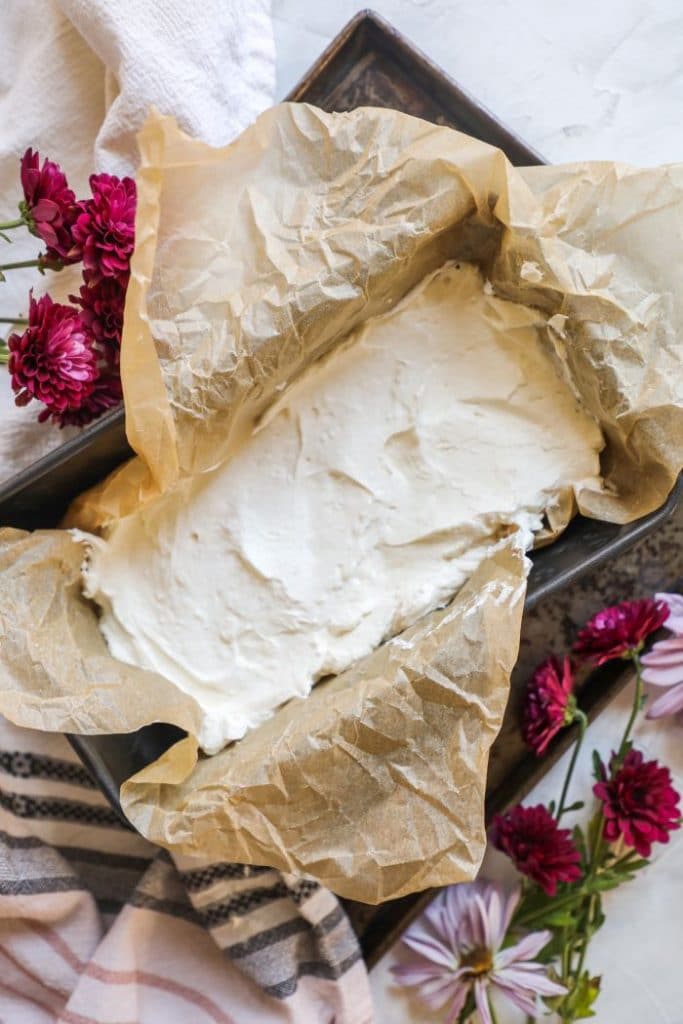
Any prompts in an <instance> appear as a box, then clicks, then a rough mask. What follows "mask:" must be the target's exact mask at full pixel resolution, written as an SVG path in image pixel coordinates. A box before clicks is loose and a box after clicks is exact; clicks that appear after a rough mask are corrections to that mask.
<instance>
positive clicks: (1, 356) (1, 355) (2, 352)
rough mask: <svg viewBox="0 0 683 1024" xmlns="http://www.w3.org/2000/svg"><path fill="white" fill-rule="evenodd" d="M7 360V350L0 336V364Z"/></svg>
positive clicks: (2, 364)
mask: <svg viewBox="0 0 683 1024" xmlns="http://www.w3.org/2000/svg"><path fill="white" fill-rule="evenodd" d="M8 362H9V350H8V348H7V344H6V342H5V341H4V339H2V338H0V366H4V365H5V364H6V363H8Z"/></svg>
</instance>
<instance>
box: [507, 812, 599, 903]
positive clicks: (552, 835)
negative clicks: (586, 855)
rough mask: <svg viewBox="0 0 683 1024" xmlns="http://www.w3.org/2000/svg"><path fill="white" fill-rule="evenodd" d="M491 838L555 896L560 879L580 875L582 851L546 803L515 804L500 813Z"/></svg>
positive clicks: (522, 870)
mask: <svg viewBox="0 0 683 1024" xmlns="http://www.w3.org/2000/svg"><path fill="white" fill-rule="evenodd" d="M490 838H491V842H492V843H493V845H494V846H495V847H496V849H498V850H502V851H503V853H506V854H507V855H508V857H509V858H510V860H511V861H512V862H513V863H514V865H515V867H516V868H517V870H518V871H519V872H520V873H521V874H523V875H526V877H527V878H531V879H533V881H534V882H537V883H538V885H540V887H541V889H543V891H544V892H545V893H547V894H548V896H554V895H555V893H556V891H557V886H558V883H559V882H576V881H577V880H578V879H579V878H581V868H580V867H579V862H580V860H581V855H580V854H579V851H578V850H577V848H576V847H575V846H574V843H573V841H572V838H571V832H570V831H569V829H568V828H560V827H559V826H558V824H557V822H556V821H555V819H554V818H553V816H552V814H551V813H550V811H549V810H548V809H547V807H544V806H543V804H538V805H537V806H536V807H520V806H518V807H513V808H512V810H510V811H508V812H507V813H506V814H497V815H496V816H495V818H494V819H493V822H492V823H491V831H490Z"/></svg>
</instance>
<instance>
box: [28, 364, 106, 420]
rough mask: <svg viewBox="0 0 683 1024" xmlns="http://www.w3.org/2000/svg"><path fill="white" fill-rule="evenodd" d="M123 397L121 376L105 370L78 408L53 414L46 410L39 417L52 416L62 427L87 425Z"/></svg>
mask: <svg viewBox="0 0 683 1024" xmlns="http://www.w3.org/2000/svg"><path fill="white" fill-rule="evenodd" d="M122 399H123V391H122V388H121V378H120V377H119V376H118V375H117V374H116V373H108V372H106V370H105V371H104V372H103V373H102V375H101V376H99V377H98V378H97V379H96V380H95V383H94V384H93V388H92V391H91V392H90V394H89V395H87V397H85V398H84V399H83V402H82V403H81V405H79V406H78V408H77V409H65V410H64V411H63V412H55V413H52V414H51V413H50V411H49V410H45V412H43V413H41V415H40V416H39V417H38V418H39V419H43V420H45V419H47V418H48V416H50V418H51V419H52V420H53V422H55V423H58V424H59V426H60V427H85V426H87V425H88V423H92V421H93V420H96V419H97V417H98V416H101V415H102V413H103V412H107V410H108V409H113V408H115V407H116V406H117V405H119V404H120V402H121V400H122Z"/></svg>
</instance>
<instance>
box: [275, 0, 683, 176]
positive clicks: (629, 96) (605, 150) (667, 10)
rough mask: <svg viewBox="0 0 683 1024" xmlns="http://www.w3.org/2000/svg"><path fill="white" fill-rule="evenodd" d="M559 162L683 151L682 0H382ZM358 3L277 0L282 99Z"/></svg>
mask: <svg viewBox="0 0 683 1024" xmlns="http://www.w3.org/2000/svg"><path fill="white" fill-rule="evenodd" d="M372 6H373V7H374V9H375V10H376V11H377V12H378V13H379V14H381V15H383V16H384V17H385V18H386V19H387V20H389V21H390V22H392V24H394V25H395V26H396V28H398V29H400V31H402V32H403V33H404V34H405V35H406V36H408V38H409V39H411V40H412V41H413V42H414V43H415V44H416V45H417V46H419V47H420V48H421V49H422V50H424V52H425V53H426V54H427V55H428V56H429V57H431V58H432V60H434V61H436V63H437V64H440V65H441V67H443V68H444V69H445V70H446V71H447V72H448V73H449V74H450V75H451V76H452V77H453V78H454V79H455V80H456V81H458V82H459V83H460V84H461V85H462V86H464V87H465V88H466V89H468V90H469V91H470V92H471V93H472V95H474V96H475V97H477V98H478V99H480V100H481V101H482V102H483V103H485V104H486V106H488V107H489V108H490V109H491V110H492V111H493V112H494V113H495V114H496V115H497V116H498V117H499V118H500V119H501V120H502V121H503V122H505V123H506V124H507V125H508V126H509V127H510V128H513V129H514V130H515V131H516V132H517V133H518V134H519V135H521V137H522V138H523V139H525V140H526V141H527V142H530V143H531V145H532V146H535V147H536V149H538V150H539V152H541V153H542V154H543V155H544V156H545V157H546V158H547V159H548V160H550V161H552V162H553V163H561V162H567V161H574V160H584V159H590V160H623V161H626V162H630V163H635V164H642V165H651V164H660V163H668V162H671V161H678V160H683V131H681V109H682V108H683V6H682V5H681V3H680V0H658V2H657V3H654V4H653V3H648V2H646V0H598V2H596V0H573V2H571V3H565V2H560V0H478V2H473V0H376V2H375V3H374V4H373V5H372ZM357 10H358V4H357V3H354V2H353V0H335V3H325V2H323V3H317V4H316V3H311V0H273V15H274V21H275V43H276V49H277V76H278V77H277V94H278V96H283V95H285V93H286V92H287V90H288V89H290V88H291V86H292V85H294V83H295V82H296V81H297V80H298V78H299V77H300V76H301V75H302V74H303V72H304V71H305V70H306V69H307V68H308V66H309V65H310V64H311V63H312V62H313V61H314V60H315V59H316V57H317V56H318V55H319V53H320V51H321V50H322V49H323V47H324V46H326V45H327V44H328V43H329V41H330V40H331V39H332V37H333V36H334V35H335V34H336V33H337V32H338V31H339V29H340V28H341V27H342V26H343V25H344V24H345V23H346V22H347V21H348V20H349V18H351V17H352V16H353V15H354V14H355V13H356V11H357Z"/></svg>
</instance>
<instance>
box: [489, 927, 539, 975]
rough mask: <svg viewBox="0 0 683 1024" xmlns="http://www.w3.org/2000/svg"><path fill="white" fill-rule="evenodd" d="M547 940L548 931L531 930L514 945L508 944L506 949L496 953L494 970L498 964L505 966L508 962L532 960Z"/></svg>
mask: <svg viewBox="0 0 683 1024" xmlns="http://www.w3.org/2000/svg"><path fill="white" fill-rule="evenodd" d="M549 942H550V932H549V931H543V932H531V933H530V934H529V935H525V936H524V938H523V939H520V940H519V942H518V943H516V944H515V945H514V946H508V947H507V949H502V950H501V951H500V953H496V958H495V965H496V970H497V969H498V967H499V966H500V967H507V966H508V964H513V963H516V962H517V961H519V960H532V959H533V958H534V957H535V956H536V954H537V953H540V951H541V950H542V949H543V947H544V946H547V945H548V943H549Z"/></svg>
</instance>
